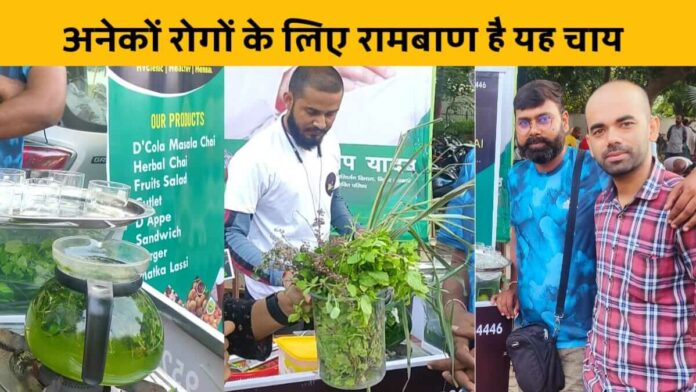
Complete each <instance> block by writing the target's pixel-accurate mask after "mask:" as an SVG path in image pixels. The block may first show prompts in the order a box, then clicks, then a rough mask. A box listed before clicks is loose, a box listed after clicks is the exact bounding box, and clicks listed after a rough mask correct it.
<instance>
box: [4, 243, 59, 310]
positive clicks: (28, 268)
mask: <svg viewBox="0 0 696 392" xmlns="http://www.w3.org/2000/svg"><path fill="white" fill-rule="evenodd" d="M52 244H53V241H50V240H46V241H43V242H40V243H32V242H24V241H21V240H17V239H13V240H9V241H6V242H5V243H3V244H0V308H2V310H3V311H9V312H20V313H24V312H25V311H26V308H27V306H28V305H29V301H30V300H31V299H32V298H33V296H34V295H35V294H36V292H37V291H38V289H39V287H41V285H42V284H43V283H44V282H46V281H47V280H48V279H49V278H51V277H52V276H53V269H54V268H55V263H54V262H53V258H52V256H51V251H52V250H51V246H52Z"/></svg>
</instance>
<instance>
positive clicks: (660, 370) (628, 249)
mask: <svg viewBox="0 0 696 392" xmlns="http://www.w3.org/2000/svg"><path fill="white" fill-rule="evenodd" d="M680 181H681V177H679V176H677V175H675V174H672V173H669V172H667V171H666V170H665V169H664V167H663V166H662V164H660V163H659V162H658V163H655V164H654V165H653V170H652V173H651V175H650V178H649V179H648V181H647V182H646V183H645V184H644V185H643V187H642V188H641V189H640V191H638V194H637V195H636V198H635V200H633V201H632V202H631V203H630V204H629V205H627V206H626V207H625V208H622V207H621V205H620V204H619V202H618V199H617V198H616V191H615V188H614V187H613V185H612V186H611V188H610V189H607V190H605V191H604V192H602V193H601V194H600V195H599V197H598V198H597V203H596V204H595V224H596V228H597V288H598V291H597V297H596V298H595V312H594V318H593V326H592V330H591V331H590V332H589V333H588V346H587V350H586V355H585V364H584V367H583V368H584V380H585V388H586V389H587V390H589V391H592V392H602V391H651V392H652V391H690V392H693V391H696V307H695V305H694V301H695V299H696V279H695V278H696V229H693V230H690V231H688V232H683V231H682V230H679V229H677V230H675V229H672V228H671V226H669V224H668V223H667V211H666V210H665V208H664V205H665V202H666V200H667V196H668V194H669V192H670V190H671V189H672V188H673V187H674V186H675V185H677V184H678V183H679V182H680Z"/></svg>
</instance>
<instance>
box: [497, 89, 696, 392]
mask: <svg viewBox="0 0 696 392" xmlns="http://www.w3.org/2000/svg"><path fill="white" fill-rule="evenodd" d="M513 105H514V109H515V135H516V140H517V147H518V149H519V151H520V154H521V155H522V157H523V158H526V160H524V161H521V162H520V163H518V164H517V165H515V166H514V167H513V169H512V170H511V171H510V174H509V176H508V186H509V195H510V203H511V206H510V211H511V223H512V229H511V245H512V246H513V249H515V252H514V257H513V268H512V279H511V282H510V284H509V287H508V288H507V289H506V290H504V291H502V292H501V293H500V294H498V295H496V296H494V297H493V302H494V303H496V305H497V306H498V309H499V310H500V312H501V314H502V315H503V316H506V317H508V318H512V317H517V316H518V315H519V318H518V320H517V324H518V325H527V324H532V323H544V324H546V326H547V328H549V330H553V327H554V314H555V306H556V297H557V294H558V285H559V281H560V273H561V266H562V262H563V244H564V237H565V230H566V221H567V217H568V207H569V204H570V190H571V182H572V177H573V166H574V163H575V158H576V156H577V152H578V150H577V149H575V148H572V147H567V146H566V145H565V136H566V134H567V133H568V129H569V126H568V117H569V115H568V112H567V111H565V110H564V108H563V100H562V90H561V86H560V85H559V84H558V83H555V82H551V81H546V80H535V81H532V82H529V83H528V84H526V85H524V86H522V87H521V88H520V89H519V90H518V92H517V95H516V96H515V99H514V102H513ZM609 182H610V177H609V176H608V175H607V174H606V173H605V172H604V171H603V170H602V169H601V168H600V166H599V165H598V164H597V162H596V161H595V160H594V159H593V158H592V157H591V156H590V154H585V156H584V157H583V163H582V173H581V177H580V186H579V197H578V207H577V215H576V223H575V233H574V243H573V250H572V253H571V255H572V257H571V262H570V273H569V278H568V290H567V295H566V300H565V308H564V317H563V318H562V319H561V320H560V330H559V334H558V337H557V341H556V347H557V348H558V349H559V354H560V357H561V361H562V363H563V371H564V374H565V388H564V389H563V391H578V392H582V391H583V390H584V388H583V381H582V362H583V358H584V347H585V343H586V338H587V332H588V331H589V330H590V328H591V326H592V312H593V305H594V297H595V294H596V292H597V286H596V283H595V270H596V268H595V264H596V255H595V226H594V205H595V200H596V199H597V196H598V195H599V194H600V192H601V191H602V190H603V189H604V188H606V187H607V186H608V185H609ZM677 188H678V189H677V191H676V193H674V192H673V193H672V195H671V196H670V197H671V198H677V197H678V200H677V201H676V202H675V203H672V204H673V205H674V206H673V207H672V215H671V216H670V218H671V219H672V220H671V222H670V223H672V224H674V225H681V224H682V223H684V222H686V225H685V226H684V228H685V229H686V228H688V227H694V226H696V216H695V215H696V214H694V211H695V210H696V176H690V177H689V179H688V180H686V181H684V182H682V184H680V185H678V186H677ZM675 217H676V218H675Z"/></svg>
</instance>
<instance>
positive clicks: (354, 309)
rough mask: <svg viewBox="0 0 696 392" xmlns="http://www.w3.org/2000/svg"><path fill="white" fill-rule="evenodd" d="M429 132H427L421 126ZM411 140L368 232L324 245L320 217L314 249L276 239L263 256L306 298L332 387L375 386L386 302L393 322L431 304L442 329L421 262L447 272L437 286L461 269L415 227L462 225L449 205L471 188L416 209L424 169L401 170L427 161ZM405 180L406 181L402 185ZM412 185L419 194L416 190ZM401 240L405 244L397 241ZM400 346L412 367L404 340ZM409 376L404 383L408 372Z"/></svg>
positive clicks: (436, 293)
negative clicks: (288, 273)
mask: <svg viewBox="0 0 696 392" xmlns="http://www.w3.org/2000/svg"><path fill="white" fill-rule="evenodd" d="M427 125H430V124H424V125H423V126H427ZM410 140H411V139H410V138H409V137H408V135H406V136H405V137H404V138H403V139H402V141H401V143H400V144H399V146H398V147H397V149H396V153H395V155H394V159H393V160H392V162H396V161H397V158H400V157H402V156H403V155H404V154H405V151H404V150H405V149H406V147H408V148H409V149H410V150H411V151H410V157H409V158H408V162H407V163H406V164H401V165H399V166H395V165H394V164H393V163H392V165H391V166H390V167H389V169H388V170H387V173H386V175H385V179H384V180H383V182H382V183H381V184H380V188H379V190H378V193H377V196H376V198H375V201H374V203H373V206H372V209H371V213H370V216H369V217H368V220H367V222H368V223H367V225H366V227H364V228H359V229H357V230H354V232H355V233H356V234H355V235H352V236H348V237H333V238H331V239H330V240H328V241H322V238H321V236H320V235H319V233H318V228H319V227H320V226H321V225H320V223H321V220H322V219H323V215H324V213H323V211H318V218H317V222H314V223H313V224H312V227H313V229H314V230H315V235H316V240H317V243H318V246H316V247H310V246H309V245H307V244H305V245H304V246H302V247H301V248H300V249H299V250H295V249H294V248H292V247H291V246H289V245H288V243H287V241H285V240H283V239H282V238H281V239H280V240H278V241H277V242H276V245H275V246H274V248H273V249H272V250H271V251H269V252H268V253H267V254H266V255H265V258H264V263H263V265H262V266H261V268H262V269H269V268H276V269H286V270H292V271H293V272H294V275H293V277H294V283H295V284H296V285H297V286H298V287H299V288H300V289H302V290H303V291H304V293H305V294H307V295H311V296H312V298H313V300H312V301H313V302H312V309H313V315H314V323H315V328H316V335H317V348H318V354H319V359H320V375H321V378H322V380H324V381H325V382H326V383H327V384H329V385H332V386H334V387H338V388H344V389H360V388H366V387H368V388H369V387H370V386H371V385H372V384H374V383H376V382H378V381H379V380H380V379H381V377H382V375H383V374H384V361H385V359H384V358H385V355H384V353H385V343H384V342H385V340H384V333H385V332H384V327H385V313H384V306H385V302H388V301H392V303H396V304H399V306H398V308H396V309H397V312H396V314H395V316H396V318H397V319H400V320H406V319H407V306H408V305H409V304H410V303H411V300H412V298H413V297H414V296H418V297H421V298H423V299H424V300H426V301H433V302H434V303H433V305H432V306H433V308H435V309H437V310H438V317H439V318H440V321H441V324H440V325H442V326H443V327H445V326H446V325H447V318H446V317H444V315H443V313H444V312H443V310H442V309H443V307H442V303H441V295H440V294H441V284H440V278H439V277H438V275H437V274H435V273H433V279H432V280H431V281H430V282H427V283H426V279H425V276H424V275H423V273H422V272H421V268H420V264H421V260H423V259H424V258H425V259H426V260H428V261H429V262H430V263H431V267H432V269H433V271H435V266H436V263H440V264H441V265H443V266H444V267H445V271H446V273H445V274H444V276H443V278H447V277H450V276H455V275H456V274H457V273H458V271H459V268H462V267H463V266H460V267H459V268H457V269H454V268H452V267H451V266H450V264H449V263H448V262H447V261H445V260H444V259H443V258H442V257H441V256H440V255H439V254H438V252H437V251H436V250H435V248H434V247H433V246H431V245H430V243H429V241H427V240H424V239H422V238H420V236H419V235H418V231H417V230H416V227H417V225H420V224H423V223H426V222H429V223H431V224H432V225H434V226H438V227H441V226H442V225H444V223H446V222H448V221H452V220H456V219H467V218H466V217H463V216H459V215H456V214H451V213H448V211H447V209H448V208H447V204H448V203H449V201H450V200H452V199H453V198H455V197H457V196H459V195H461V194H462V193H463V192H464V191H466V190H467V189H469V188H470V187H472V186H473V181H472V182H469V183H467V184H464V185H462V186H459V187H457V188H455V189H453V190H452V191H451V192H449V193H448V194H446V195H444V196H442V197H439V198H434V199H430V200H425V201H414V198H415V196H416V195H417V194H419V192H423V190H424V189H429V187H430V181H429V179H430V175H431V173H430V168H429V167H427V168H425V169H423V170H421V171H419V172H416V173H410V172H408V171H407V168H408V167H409V164H410V163H411V162H413V161H414V160H416V158H417V157H419V156H421V155H422V154H424V153H425V154H427V153H428V151H429V147H430V145H429V144H428V143H422V144H420V145H413V144H412V143H410ZM445 169H446V168H445ZM445 169H443V170H445ZM421 176H427V177H426V178H427V179H428V181H425V184H423V181H418V179H419V178H420V177H421ZM404 178H406V179H410V181H406V182H404V181H400V180H402V179H404ZM404 184H405V185H404ZM418 184H421V185H420V186H421V187H422V188H420V189H417V188H414V187H416V186H418ZM308 224H309V223H308ZM444 229H446V228H444ZM404 236H409V237H410V239H409V240H403V238H404ZM281 237H282V233H281ZM468 245H469V246H471V244H468ZM303 305H304V304H299V305H297V306H296V307H295V312H294V313H293V314H292V315H291V316H290V317H289V320H290V321H297V320H299V319H304V320H305V321H309V318H310V314H309V312H307V311H306V310H305V307H304V306H303ZM401 324H402V325H403V328H404V336H409V331H408V323H406V322H402V323H401ZM443 329H444V328H443ZM447 330H448V331H449V330H450V328H447ZM443 334H444V335H445V336H446V337H447V345H448V346H447V349H448V351H449V352H450V353H453V350H454V347H453V344H452V335H451V332H450V333H443ZM406 344H407V361H408V363H409V365H410V355H411V346H410V340H409V339H406ZM408 371H409V377H410V368H409V369H408ZM380 372H381V374H380ZM404 388H405V386H404Z"/></svg>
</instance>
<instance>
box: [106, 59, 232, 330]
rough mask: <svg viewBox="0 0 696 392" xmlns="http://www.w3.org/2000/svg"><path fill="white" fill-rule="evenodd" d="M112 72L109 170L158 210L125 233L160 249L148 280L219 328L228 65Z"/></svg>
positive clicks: (152, 249)
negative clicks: (225, 69)
mask: <svg viewBox="0 0 696 392" xmlns="http://www.w3.org/2000/svg"><path fill="white" fill-rule="evenodd" d="M109 73H110V80H109V93H108V96H109V101H108V108H109V155H108V161H109V165H108V167H109V178H110V180H112V181H118V182H123V183H126V184H129V185H130V186H131V198H135V199H138V200H141V201H143V202H144V203H146V204H148V205H150V206H152V207H153V208H154V209H155V211H156V213H155V215H154V216H152V217H150V218H148V219H146V220H142V221H139V222H137V223H136V224H135V225H133V226H131V227H129V228H128V230H127V231H126V233H125V234H124V240H127V241H132V242H134V243H136V244H138V245H141V246H143V247H145V248H147V249H148V250H149V251H150V252H151V253H152V261H151V263H150V267H149V269H148V271H147V272H146V273H145V275H144V280H145V281H146V282H147V283H148V284H150V285H151V286H153V287H155V288H156V289H157V290H159V291H161V292H163V293H165V294H166V295H167V297H169V298H170V299H172V300H174V301H175V302H177V303H179V304H180V305H182V306H184V307H186V308H187V309H188V310H189V311H191V312H192V313H194V314H196V316H198V317H200V318H202V319H203V320H204V321H206V322H207V323H208V324H210V325H212V326H214V327H215V328H217V327H218V325H219V321H220V319H221V312H220V311H219V309H218V308H217V307H216V306H215V301H214V299H213V298H211V296H210V294H213V293H215V280H216V277H217V276H218V273H219V271H220V269H221V266H222V262H223V237H222V233H221V231H220V230H219V229H218V228H219V227H221V226H222V224H223V195H222V194H221V193H220V189H221V188H222V186H223V181H224V180H223V166H222V156H223V147H222V140H223V121H224V116H223V113H224V105H223V87H224V72H222V69H221V68H211V67H116V68H111V69H110V72H109Z"/></svg>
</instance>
